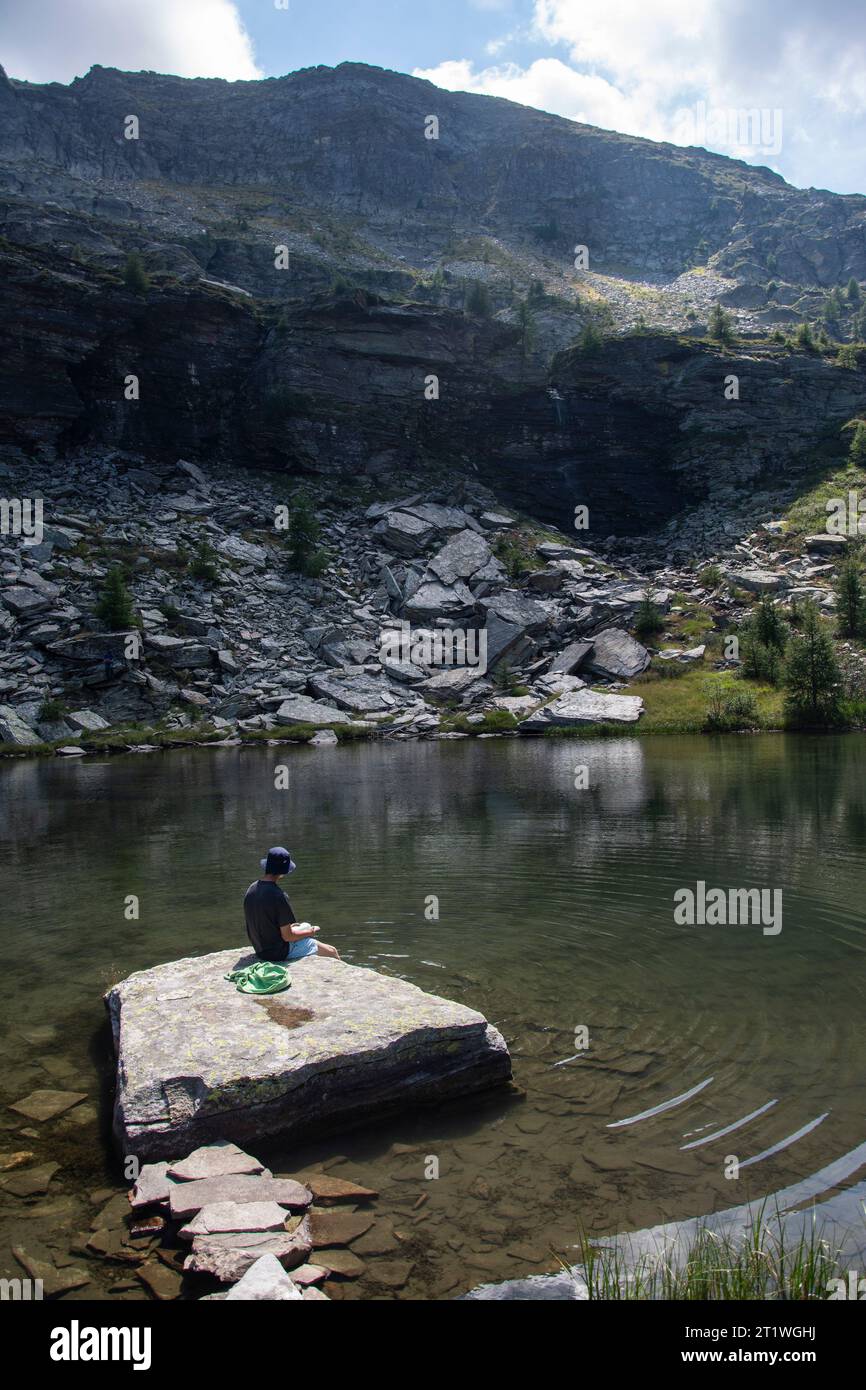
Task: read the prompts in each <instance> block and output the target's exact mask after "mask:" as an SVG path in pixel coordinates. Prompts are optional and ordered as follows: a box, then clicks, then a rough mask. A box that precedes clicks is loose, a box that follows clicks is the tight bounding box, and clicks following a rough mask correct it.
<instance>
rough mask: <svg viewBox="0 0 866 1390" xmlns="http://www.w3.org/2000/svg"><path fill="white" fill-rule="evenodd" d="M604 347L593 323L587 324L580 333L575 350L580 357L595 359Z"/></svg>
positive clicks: (599, 332) (602, 340)
mask: <svg viewBox="0 0 866 1390" xmlns="http://www.w3.org/2000/svg"><path fill="white" fill-rule="evenodd" d="M603 347H604V338H603V336H602V334H601V331H600V329H598V328H597V327H596V325H595V324H594V323H588V324H587V325H586V327H585V328H584V330H583V332H582V333H581V335H580V337H579V339H578V342H577V350H578V352H579V353H580V354H581V356H582V357H595V356H596V355H597V354H598V353H599V352H601V349H602V348H603Z"/></svg>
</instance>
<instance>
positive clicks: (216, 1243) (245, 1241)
mask: <svg viewBox="0 0 866 1390" xmlns="http://www.w3.org/2000/svg"><path fill="white" fill-rule="evenodd" d="M309 1254H310V1237H309V1232H308V1231H307V1230H306V1229H303V1230H301V1229H300V1228H299V1229H298V1230H297V1231H295V1232H292V1233H289V1232H282V1231H266V1232H261V1233H260V1234H256V1233H253V1232H251V1231H241V1232H238V1233H237V1234H230V1235H222V1236H220V1235H214V1236H196V1238H195V1240H194V1241H193V1246H192V1254H191V1255H188V1256H187V1258H186V1260H185V1262H184V1269H185V1270H186V1271H187V1272H189V1273H194V1274H211V1275H213V1277H214V1278H216V1279H221V1280H222V1282H223V1283H224V1284H233V1283H235V1282H236V1281H237V1280H238V1279H241V1278H243V1276H244V1274H246V1272H247V1270H248V1269H250V1268H251V1267H252V1265H254V1264H255V1262H256V1260H258V1259H260V1258H261V1256H262V1255H274V1256H275V1257H276V1258H277V1259H278V1260H279V1262H280V1264H281V1265H282V1266H283V1268H284V1269H293V1268H294V1267H295V1266H298V1265H303V1264H304V1261H305V1260H306V1259H307V1256H308V1255H309ZM292 1277H294V1275H293V1276H292Z"/></svg>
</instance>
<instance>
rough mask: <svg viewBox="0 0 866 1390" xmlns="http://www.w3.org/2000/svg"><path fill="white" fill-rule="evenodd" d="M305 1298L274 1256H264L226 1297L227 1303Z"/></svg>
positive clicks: (284, 1300) (283, 1300)
mask: <svg viewBox="0 0 866 1390" xmlns="http://www.w3.org/2000/svg"><path fill="white" fill-rule="evenodd" d="M302 1298H303V1294H302V1293H301V1290H300V1289H299V1288H297V1287H296V1286H295V1285H294V1284H293V1283H292V1281H291V1279H290V1278H289V1276H288V1274H287V1273H286V1271H285V1270H284V1269H283V1267H282V1265H281V1264H280V1262H279V1260H278V1259H276V1257H275V1256H274V1255H262V1256H261V1257H260V1258H259V1259H258V1260H256V1262H255V1264H254V1265H252V1266H251V1268H250V1269H248V1270H247V1272H246V1274H245V1275H244V1276H243V1278H242V1279H241V1280H239V1282H238V1283H237V1284H235V1286H234V1288H232V1289H229V1292H228V1293H227V1295H226V1302H227V1303H239V1302H243V1301H245V1300H252V1301H255V1302H270V1301H273V1302H289V1301H292V1300H298V1301H300V1299H302Z"/></svg>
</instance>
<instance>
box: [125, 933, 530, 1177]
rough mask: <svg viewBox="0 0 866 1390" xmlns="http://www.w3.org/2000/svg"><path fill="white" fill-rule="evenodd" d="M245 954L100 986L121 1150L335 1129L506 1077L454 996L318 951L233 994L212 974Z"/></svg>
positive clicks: (175, 964) (493, 1049)
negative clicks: (277, 977) (274, 981)
mask: <svg viewBox="0 0 866 1390" xmlns="http://www.w3.org/2000/svg"><path fill="white" fill-rule="evenodd" d="M254 959H255V958H254V957H253V956H251V955H250V954H249V953H248V952H244V951H238V950H230V951H217V952H215V953H213V954H211V955H206V956H197V957H188V958H187V959H184V960H178V961H172V962H169V963H168V964H165V965H158V966H155V967H154V968H153V969H150V970H142V971H139V972H137V973H136V974H133V975H130V976H129V978H128V979H126V980H123V981H122V982H121V983H119V984H117V985H115V986H114V987H113V988H112V989H111V990H109V992H108V994H107V995H106V996H105V1002H106V1005H107V1008H108V1012H109V1016H110V1019H111V1025H112V1031H113V1035H114V1045H115V1050H116V1053H117V1091H116V1097H115V1106H114V1133H115V1137H116V1140H117V1143H118V1145H119V1146H120V1148H121V1150H122V1151H123V1153H124V1154H134V1155H135V1156H136V1157H137V1158H138V1159H140V1160H158V1159H163V1158H168V1157H171V1156H172V1155H175V1154H177V1153H178V1152H179V1151H184V1150H188V1149H191V1148H194V1147H195V1146H196V1145H202V1144H208V1143H211V1142H214V1141H216V1140H221V1139H227V1140H233V1141H236V1142H237V1141H244V1140H249V1139H254V1138H258V1137H262V1136H265V1135H273V1134H281V1135H285V1136H287V1137H290V1138H292V1139H294V1138H296V1137H301V1136H302V1135H304V1136H307V1135H309V1134H311V1133H321V1132H325V1131H328V1130H333V1129H345V1128H346V1127H347V1126H350V1125H353V1124H359V1123H362V1122H366V1121H367V1120H369V1119H372V1118H375V1117H376V1116H377V1115H381V1114H385V1113H389V1112H393V1111H395V1110H399V1109H401V1108H404V1107H407V1106H410V1105H415V1104H421V1103H426V1102H430V1101H440V1100H444V1099H447V1098H450V1097H453V1096H458V1095H462V1094H465V1093H467V1092H472V1091H478V1090H482V1089H484V1088H487V1087H489V1086H493V1085H496V1084H498V1083H501V1082H504V1081H506V1080H507V1079H508V1078H509V1077H510V1075H511V1059H510V1057H509V1054H508V1049H507V1047H506V1045H505V1041H504V1039H503V1038H502V1036H501V1034H500V1033H499V1032H498V1031H497V1030H496V1029H495V1028H494V1027H492V1025H491V1024H489V1023H488V1022H487V1020H486V1019H485V1018H484V1017H483V1016H482V1015H481V1014H479V1013H476V1012H475V1011H474V1010H473V1009H469V1008H466V1007H465V1006H464V1005H462V1004H455V1003H452V1002H451V1001H450V1000H447V999H441V998H439V997H437V996H436V995H432V994H426V993H425V992H424V991H423V990H421V989H418V988H417V987H416V986H415V985H412V984H409V983H408V982H407V981H405V980H400V979H396V978H393V977H391V976H385V975H380V974H378V973H377V972H376V971H374V970H368V969H364V968H361V967H359V966H354V965H347V964H346V963H345V962H343V961H335V960H326V959H323V958H318V957H312V958H310V959H308V960H304V961H301V962H298V963H297V964H295V965H293V966H292V967H291V980H292V984H291V988H290V989H288V990H285V991H283V992H282V993H280V994H276V995H267V996H253V995H246V994H242V993H239V992H238V991H237V990H236V988H235V986H234V985H233V984H232V983H231V982H229V981H228V980H226V979H225V978H224V977H225V975H226V974H227V973H228V972H229V971H231V970H235V969H237V968H240V967H242V966H243V965H247V964H250V963H252V961H253V960H254Z"/></svg>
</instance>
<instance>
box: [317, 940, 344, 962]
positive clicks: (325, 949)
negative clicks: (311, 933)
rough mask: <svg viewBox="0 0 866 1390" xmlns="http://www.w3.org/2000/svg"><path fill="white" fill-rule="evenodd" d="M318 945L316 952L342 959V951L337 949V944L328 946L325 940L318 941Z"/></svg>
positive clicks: (320, 954)
mask: <svg viewBox="0 0 866 1390" xmlns="http://www.w3.org/2000/svg"><path fill="white" fill-rule="evenodd" d="M316 946H317V947H318V950H317V952H316V954H317V955H319V956H333V958H334V959H335V960H339V959H340V952H339V951H338V950H337V948H336V946H328V945H327V943H326V942H324V941H317V942H316Z"/></svg>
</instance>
